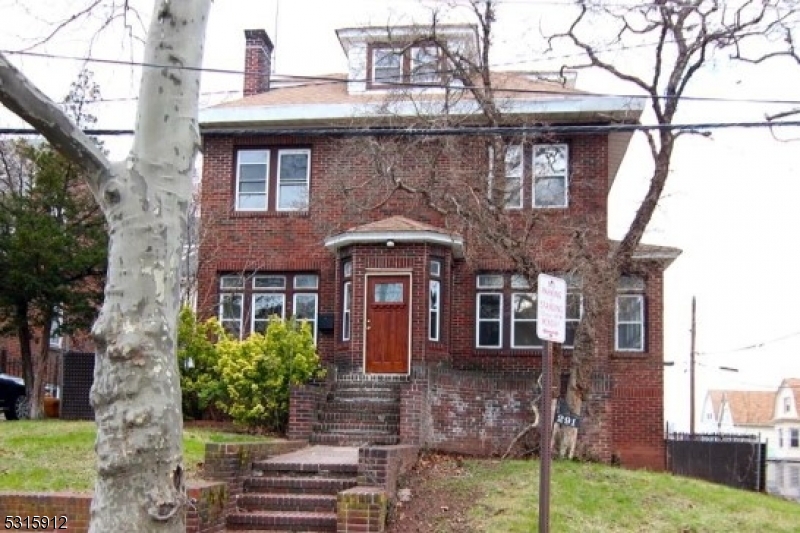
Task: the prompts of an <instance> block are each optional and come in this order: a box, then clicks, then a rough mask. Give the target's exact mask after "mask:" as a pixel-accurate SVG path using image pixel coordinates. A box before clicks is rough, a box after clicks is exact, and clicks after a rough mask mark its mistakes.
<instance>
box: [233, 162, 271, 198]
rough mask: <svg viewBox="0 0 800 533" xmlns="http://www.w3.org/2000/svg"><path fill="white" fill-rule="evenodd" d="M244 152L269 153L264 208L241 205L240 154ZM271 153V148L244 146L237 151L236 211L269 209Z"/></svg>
mask: <svg viewBox="0 0 800 533" xmlns="http://www.w3.org/2000/svg"><path fill="white" fill-rule="evenodd" d="M243 152H266V155H267V160H266V166H267V171H266V179H265V180H264V207H263V208H262V207H257V208H253V207H251V208H247V207H241V206H240V205H239V199H240V194H241V193H240V191H239V177H240V175H241V169H242V163H241V161H240V156H241V154H242V153H243ZM270 155H271V154H270V151H269V150H265V149H263V148H257V149H256V148H253V149H247V148H243V149H239V150H237V151H236V189H235V192H234V193H235V194H236V201H235V204H236V211H253V212H262V211H267V210H268V209H269V173H270V172H269V171H270V168H269V163H270ZM246 164H253V163H246Z"/></svg>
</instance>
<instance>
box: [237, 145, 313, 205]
mask: <svg viewBox="0 0 800 533" xmlns="http://www.w3.org/2000/svg"><path fill="white" fill-rule="evenodd" d="M310 188H311V150H308V149H298V148H285V149H275V150H268V149H249V148H248V149H241V150H238V151H237V152H236V189H235V191H236V192H235V194H236V199H235V208H236V210H237V211H270V210H275V211H304V210H307V209H308V204H309V191H310Z"/></svg>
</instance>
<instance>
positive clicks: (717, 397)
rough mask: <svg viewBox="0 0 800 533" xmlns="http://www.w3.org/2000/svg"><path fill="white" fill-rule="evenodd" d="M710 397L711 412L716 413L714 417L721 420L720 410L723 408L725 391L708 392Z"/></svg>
mask: <svg viewBox="0 0 800 533" xmlns="http://www.w3.org/2000/svg"><path fill="white" fill-rule="evenodd" d="M708 397H709V399H710V400H711V410H712V411H713V412H714V416H715V417H716V418H719V417H720V412H719V408H720V407H721V406H722V400H723V399H724V398H725V391H721V390H710V391H708Z"/></svg>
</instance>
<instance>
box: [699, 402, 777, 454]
mask: <svg viewBox="0 0 800 533" xmlns="http://www.w3.org/2000/svg"><path fill="white" fill-rule="evenodd" d="M774 404H775V393H774V392H771V391H740V390H712V391H708V394H706V399H705V402H704V403H703V410H702V412H701V415H700V424H699V431H700V432H701V433H735V434H742V435H745V434H747V435H761V437H762V439H765V440H768V442H769V446H768V450H769V451H773V449H774V447H775V440H774V437H775V431H774V427H773V425H772V411H773V406H774ZM768 453H769V452H768Z"/></svg>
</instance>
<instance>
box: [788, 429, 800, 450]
mask: <svg viewBox="0 0 800 533" xmlns="http://www.w3.org/2000/svg"><path fill="white" fill-rule="evenodd" d="M789 447H790V448H800V429H797V428H791V429H790V430H789Z"/></svg>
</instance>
